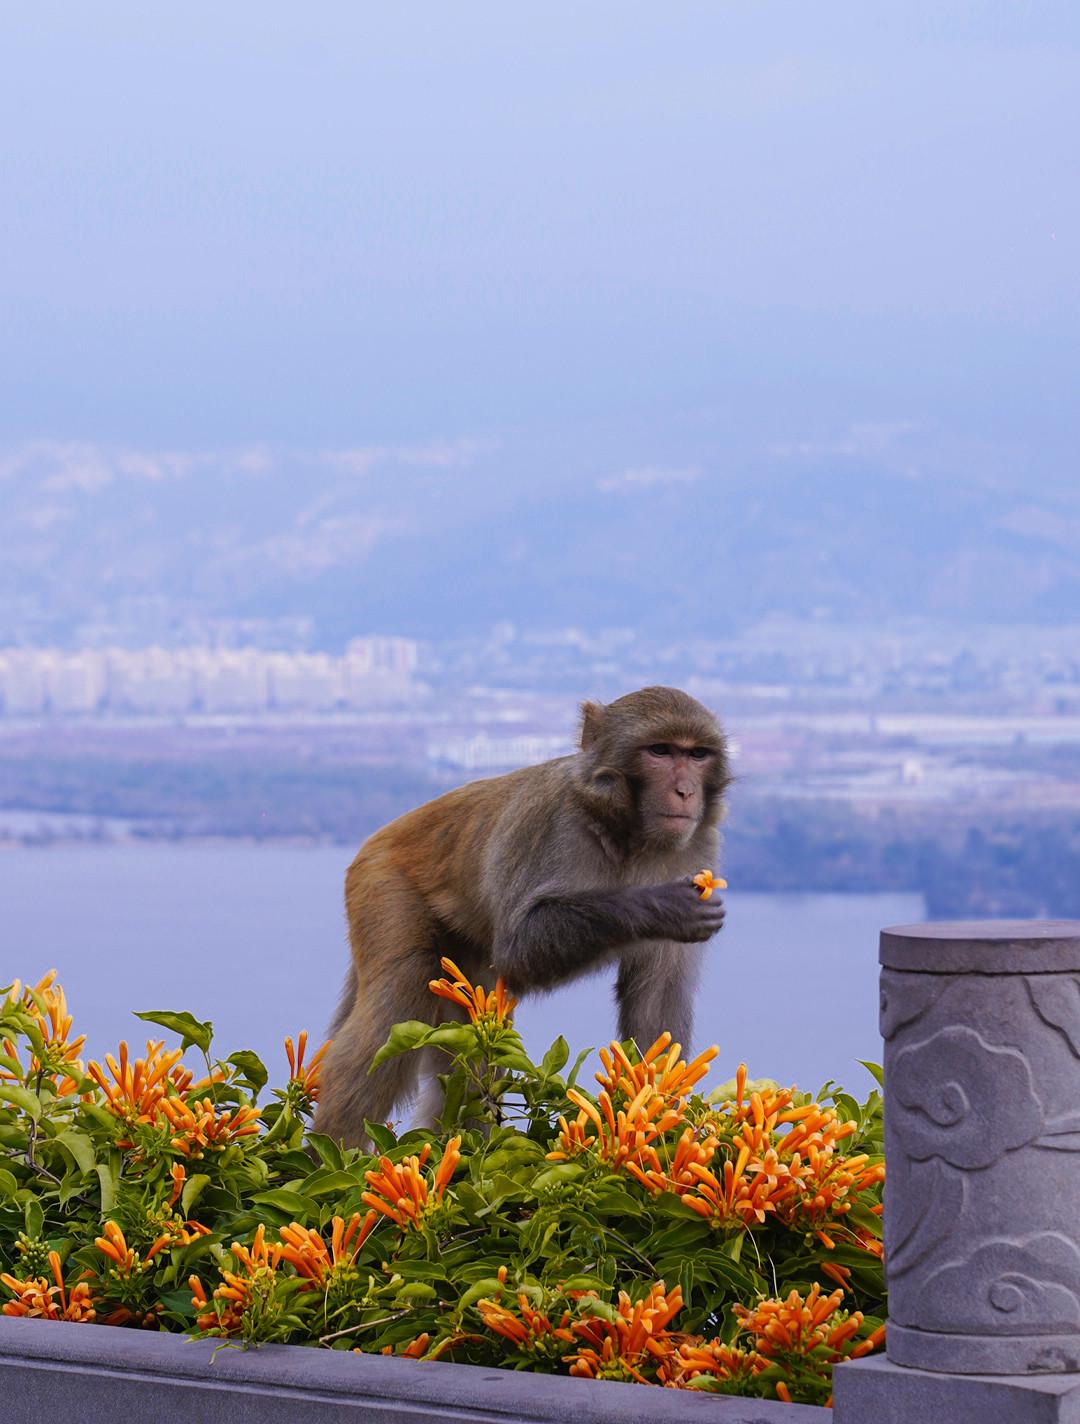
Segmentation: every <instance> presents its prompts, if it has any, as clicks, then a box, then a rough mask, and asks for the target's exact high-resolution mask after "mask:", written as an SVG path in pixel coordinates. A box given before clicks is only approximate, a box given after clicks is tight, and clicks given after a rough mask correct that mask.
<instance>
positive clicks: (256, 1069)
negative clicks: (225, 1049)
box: [225, 1048, 270, 1093]
mask: <svg viewBox="0 0 1080 1424" xmlns="http://www.w3.org/2000/svg"><path fill="white" fill-rule="evenodd" d="M225 1062H226V1063H231V1064H232V1065H233V1067H234V1068H239V1070H240V1077H241V1078H242V1079H243V1081H244V1082H245V1083H248V1084H249V1085H250V1086H251V1090H252V1092H254V1093H258V1092H260V1091H261V1090H262V1089H263V1088H265V1087H266V1082H267V1079H268V1078H269V1077H270V1074H269V1073H268V1072H267V1071H266V1065H265V1064H264V1063H263V1061H262V1059H261V1058H260V1057H259V1055H258V1054H257V1053H253V1052H252V1051H251V1049H249V1048H242V1049H241V1050H240V1052H239V1053H230V1054H229V1056H228V1058H226V1060H225Z"/></svg>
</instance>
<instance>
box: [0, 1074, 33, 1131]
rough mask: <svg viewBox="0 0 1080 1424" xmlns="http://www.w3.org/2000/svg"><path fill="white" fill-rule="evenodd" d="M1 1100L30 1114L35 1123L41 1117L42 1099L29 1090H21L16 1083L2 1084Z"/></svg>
mask: <svg viewBox="0 0 1080 1424" xmlns="http://www.w3.org/2000/svg"><path fill="white" fill-rule="evenodd" d="M0 1099H2V1100H3V1101H4V1102H6V1103H11V1105H12V1106H13V1107H17V1108H21V1109H22V1110H23V1112H24V1113H29V1115H30V1116H31V1117H32V1118H33V1119H34V1121H35V1122H37V1120H38V1118H39V1117H40V1116H41V1099H40V1098H39V1097H38V1095H37V1093H32V1092H31V1091H30V1089H29V1088H20V1087H18V1086H17V1084H15V1083H0Z"/></svg>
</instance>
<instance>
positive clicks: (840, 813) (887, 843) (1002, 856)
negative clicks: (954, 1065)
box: [725, 798, 1080, 919]
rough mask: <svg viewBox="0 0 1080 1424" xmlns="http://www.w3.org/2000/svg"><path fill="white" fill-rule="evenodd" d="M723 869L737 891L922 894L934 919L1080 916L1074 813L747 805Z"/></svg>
mask: <svg viewBox="0 0 1080 1424" xmlns="http://www.w3.org/2000/svg"><path fill="white" fill-rule="evenodd" d="M725 865H726V868H727V873H728V878H729V879H730V880H731V881H732V883H733V884H738V885H740V886H742V887H743V888H744V889H753V890H769V891H780V890H791V891H798V890H820V891H866V892H870V891H884V890H896V891H910V890H914V891H919V892H920V893H922V894H923V895H924V896H925V898H926V909H927V914H928V915H929V916H930V917H931V918H943V919H957V918H969V917H970V918H976V917H978V918H1002V917H1005V918H1009V917H1013V916H1015V917H1018V918H1029V917H1038V918H1069V917H1073V916H1080V810H1078V811H1062V812H1047V811H1033V812H1031V813H1030V814H1023V815H1021V814H1019V813H1016V812H1011V813H1003V812H999V813H996V814H985V813H981V812H978V811H976V810H972V809H969V810H967V811H965V810H963V809H949V810H947V811H941V810H935V809H933V808H929V807H921V808H920V809H919V810H918V811H917V812H905V813H904V814H903V815H902V816H901V815H898V814H894V813H881V814H878V815H876V816H868V815H865V814H862V813H859V812H857V811H854V810H852V809H851V808H850V807H847V806H844V805H842V804H838V803H836V802H832V801H797V802H796V801H789V800H782V801H779V800H778V801H754V800H751V799H749V798H747V799H746V800H744V801H742V802H741V803H739V804H737V805H736V807H735V809H734V811H733V814H732V817H731V819H730V821H729V823H728V827H727V835H726V846H725Z"/></svg>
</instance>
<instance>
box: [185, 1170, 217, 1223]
mask: <svg viewBox="0 0 1080 1424" xmlns="http://www.w3.org/2000/svg"><path fill="white" fill-rule="evenodd" d="M209 1185H210V1178H209V1177H208V1176H207V1175H206V1173H205V1172H197V1173H196V1174H195V1176H194V1177H189V1178H188V1179H187V1181H186V1182H185V1183H184V1186H183V1190H182V1191H181V1193H180V1205H181V1207H183V1210H184V1215H185V1216H190V1215H191V1208H192V1207H193V1206H194V1205H195V1203H196V1202H197V1201H198V1200H199V1198H200V1197H201V1196H202V1194H203V1192H204V1191H205V1190H206V1188H207V1187H208V1186H209Z"/></svg>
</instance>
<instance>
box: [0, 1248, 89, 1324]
mask: <svg viewBox="0 0 1080 1424" xmlns="http://www.w3.org/2000/svg"><path fill="white" fill-rule="evenodd" d="M49 1269H50V1271H52V1276H53V1280H54V1281H55V1285H49V1282H48V1281H47V1280H46V1278H45V1277H44V1276H37V1277H33V1278H31V1279H30V1280H22V1281H21V1280H18V1279H17V1278H16V1277H15V1276H12V1275H9V1274H8V1273H7V1272H6V1271H5V1272H3V1273H2V1274H0V1281H3V1283H4V1285H6V1286H7V1288H8V1290H10V1291H11V1292H12V1293H13V1295H14V1297H15V1299H14V1300H9V1301H5V1303H4V1308H3V1312H2V1313H3V1314H4V1315H13V1316H33V1317H36V1318H37V1319H39V1320H71V1321H74V1322H76V1323H87V1322H89V1321H91V1320H93V1319H94V1316H95V1314H96V1313H97V1312H96V1311H95V1309H94V1299H93V1296H92V1295H91V1293H90V1287H89V1285H87V1283H86V1282H85V1281H80V1282H79V1283H78V1284H77V1285H74V1286H72V1287H71V1288H70V1289H68V1288H67V1287H66V1286H65V1285H64V1274H63V1269H62V1268H61V1265H60V1257H59V1255H58V1254H57V1253H56V1252H55V1251H50V1252H49Z"/></svg>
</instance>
